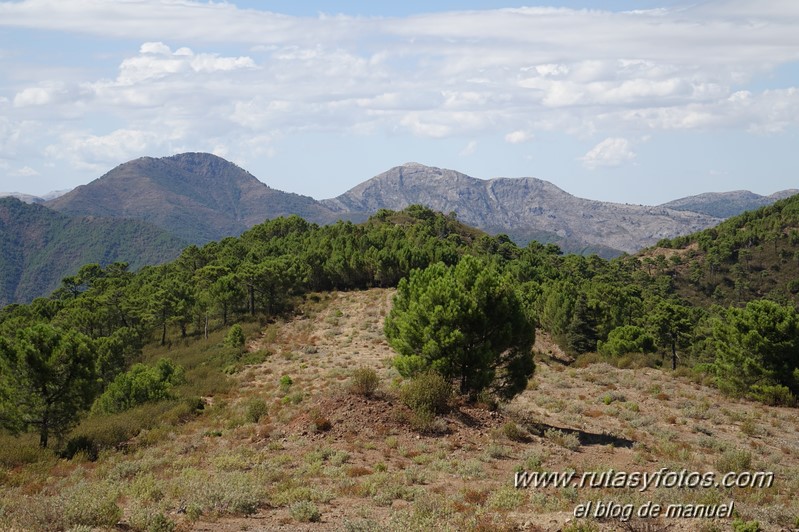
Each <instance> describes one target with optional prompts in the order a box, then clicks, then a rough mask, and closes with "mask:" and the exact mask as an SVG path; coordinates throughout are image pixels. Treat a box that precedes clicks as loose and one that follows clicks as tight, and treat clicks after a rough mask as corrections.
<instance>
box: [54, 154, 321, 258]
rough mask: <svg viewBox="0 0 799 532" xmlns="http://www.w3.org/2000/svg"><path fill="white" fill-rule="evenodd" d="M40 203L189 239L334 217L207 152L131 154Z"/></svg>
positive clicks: (200, 240) (198, 241)
mask: <svg viewBox="0 0 799 532" xmlns="http://www.w3.org/2000/svg"><path fill="white" fill-rule="evenodd" d="M45 205H46V206H47V207H49V208H51V209H53V210H56V211H59V212H61V213H64V214H69V215H81V216H86V215H92V216H104V217H115V218H133V219H138V220H146V221H148V222H150V223H152V224H154V225H157V226H159V227H161V228H163V229H166V230H167V231H169V232H171V233H172V234H174V235H176V236H178V237H179V238H181V239H183V240H186V241H187V242H192V243H196V244H202V243H205V242H209V241H211V240H219V239H222V238H224V237H226V236H237V235H239V234H240V233H242V232H243V231H245V230H246V229H249V228H250V227H252V226H253V225H255V224H258V223H261V222H263V221H264V220H266V219H270V218H277V217H278V216H286V215H290V214H298V215H300V216H302V217H303V218H305V219H307V220H309V221H312V222H317V223H330V222H332V221H335V214H334V213H332V212H331V211H329V210H328V209H327V208H326V207H324V206H323V205H322V204H320V203H319V202H317V201H316V200H314V199H313V198H310V197H308V196H301V195H299V194H291V193H287V192H281V191H279V190H275V189H273V188H270V187H269V186H267V185H266V184H264V183H262V182H261V181H259V180H258V179H256V178H255V177H254V176H253V175H252V174H250V173H249V172H247V171H246V170H243V169H242V168H239V167H238V166H236V165H235V164H233V163H231V162H229V161H226V160H225V159H222V158H221V157H217V156H215V155H211V154H209V153H183V154H179V155H173V156H171V157H162V158H158V159H156V158H152V157H142V158H139V159H135V160H133V161H129V162H127V163H124V164H121V165H119V166H117V167H116V168H114V169H113V170H111V171H110V172H108V173H107V174H105V175H104V176H102V177H100V178H99V179H96V180H94V181H92V182H91V183H89V184H87V185H83V186H80V187H77V188H76V189H74V190H72V191H71V192H69V193H67V194H64V195H63V196H61V197H59V198H56V199H55V200H53V201H49V202H47V203H46V204H45Z"/></svg>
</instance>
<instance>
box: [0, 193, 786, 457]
mask: <svg viewBox="0 0 799 532" xmlns="http://www.w3.org/2000/svg"><path fill="white" fill-rule="evenodd" d="M798 202H799V198H793V199H790V200H785V201H783V202H779V203H778V204H776V205H774V206H773V207H769V208H766V209H763V210H761V211H758V212H757V213H751V214H746V215H743V216H741V217H738V218H736V219H733V220H730V221H729V222H727V223H725V224H724V225H723V226H721V227H720V228H719V229H714V230H711V231H706V232H703V233H700V234H698V235H696V236H695V237H687V238H685V239H683V240H681V241H679V242H676V243H673V244H680V245H684V246H690V245H691V243H692V242H693V243H695V244H696V246H698V248H699V249H700V250H701V252H702V253H703V256H702V258H703V261H702V262H700V258H699V257H696V258H694V259H689V260H692V261H693V262H688V264H687V265H686V266H685V267H681V266H680V265H681V264H682V260H683V258H682V255H680V254H676V253H674V254H672V259H671V260H667V259H665V256H664V255H663V254H660V255H657V257H658V258H657V259H652V258H651V257H648V256H645V257H643V258H642V259H639V258H637V257H630V256H625V257H622V258H619V259H616V260H612V261H605V260H603V259H601V258H599V257H597V256H591V257H584V256H580V255H566V256H564V255H562V254H561V252H560V250H559V249H558V248H557V247H556V246H554V245H547V246H542V245H541V244H538V243H535V242H533V243H531V244H530V245H528V246H527V247H525V248H519V247H517V246H516V245H515V244H514V243H513V242H511V241H510V239H508V238H507V237H505V236H503V235H500V236H496V237H491V236H488V235H486V234H482V233H480V232H479V231H476V230H474V229H471V228H468V227H467V226H464V225H462V224H460V223H458V222H457V221H455V220H454V219H453V218H449V217H447V216H444V215H442V214H440V213H435V212H433V211H431V210H429V209H426V208H423V207H418V206H413V207H409V208H408V209H406V210H405V211H402V212H398V213H394V212H391V211H385V210H383V211H380V212H378V214H376V215H375V216H373V217H372V218H370V219H369V221H367V222H365V223H364V224H360V225H354V224H352V223H350V222H346V223H345V222H339V223H337V224H334V225H330V226H324V227H319V226H317V225H314V224H310V223H308V222H306V221H304V220H302V219H301V218H299V217H297V216H292V217H289V218H278V219H276V220H272V221H269V222H265V223H263V224H260V225H257V226H255V227H253V228H252V229H250V230H249V231H247V232H245V233H244V234H243V235H242V236H241V237H239V238H226V239H224V240H222V241H220V242H212V243H209V244H206V245H205V246H203V247H197V246H190V247H188V248H186V249H185V250H184V251H183V253H182V254H181V255H180V257H179V258H178V259H177V260H175V261H174V262H171V263H168V264H164V265H162V266H148V267H145V268H143V269H142V270H141V271H139V272H138V273H135V274H134V273H131V272H130V271H129V269H128V266H127V265H125V264H112V265H109V266H107V267H101V266H99V265H87V266H84V267H83V268H81V270H80V271H79V272H78V274H77V275H75V276H71V277H67V278H65V279H64V280H63V282H62V285H61V287H60V288H59V289H58V290H56V291H55V292H54V293H53V295H52V297H50V298H47V299H44V298H40V299H37V300H35V301H34V302H33V303H32V304H30V305H23V306H11V307H7V308H6V309H4V311H3V312H2V315H1V316H0V332H1V333H2V335H3V338H4V339H5V340H4V345H5V353H6V360H5V363H6V364H8V365H9V366H10V367H11V368H13V367H15V365H19V366H17V371H20V372H23V373H24V371H25V368H24V366H25V364H26V362H24V360H23V359H22V358H19V359H17V358H15V355H14V353H17V354H18V355H19V356H21V353H22V352H24V350H25V349H26V348H25V347H24V346H25V345H28V344H29V343H30V342H34V344H35V343H36V342H38V341H43V340H35V338H38V337H39V336H37V335H41V334H45V335H55V337H58V338H61V335H67V337H68V338H70V342H77V344H76V345H81V346H83V348H85V349H88V351H89V353H90V355H87V356H88V357H89V358H88V359H86V360H88V361H89V362H86V363H87V364H89V365H90V366H92V368H90V369H91V371H92V372H96V378H99V380H98V381H96V382H97V387H96V389H95V390H94V392H93V393H92V392H90V391H87V392H86V393H87V394H88V395H87V399H86V401H88V402H86V403H85V404H83V407H88V406H89V404H90V403H91V401H90V399H93V398H94V397H95V396H96V394H98V393H100V392H101V391H102V390H103V388H104V387H105V386H107V385H108V384H109V383H110V382H111V381H112V380H113V378H114V377H115V376H116V375H117V374H119V373H120V372H122V371H124V370H125V369H126V368H127V367H128V365H129V364H130V363H132V362H134V361H136V359H137V355H136V353H137V352H138V349H139V348H140V347H141V346H143V345H145V344H147V343H148V342H150V341H156V342H158V343H159V344H160V345H164V344H166V343H168V342H170V341H171V340H172V339H174V338H175V337H176V336H177V337H181V338H186V337H187V336H190V335H195V336H196V335H198V334H207V333H208V330H209V328H211V329H213V328H219V327H224V326H227V325H228V324H230V323H232V322H235V321H236V320H238V319H240V318H241V317H242V316H245V315H250V316H256V315H266V316H273V315H276V314H279V313H281V312H284V311H286V310H287V309H290V308H291V306H292V304H293V303H292V301H293V298H294V297H296V296H298V295H301V294H304V293H308V292H311V291H324V290H332V289H337V290H341V289H344V290H350V289H362V288H368V287H372V286H396V285H397V283H398V282H399V281H400V280H401V279H403V278H405V277H406V276H407V275H408V274H409V273H410V272H411V271H412V270H413V269H416V268H419V269H424V268H426V267H428V266H430V265H432V264H434V263H437V262H442V263H443V264H444V265H454V264H457V263H458V262H459V261H460V259H461V257H463V256H464V255H467V254H468V255H474V256H476V257H478V258H479V259H480V260H481V261H483V263H484V264H485V265H486V266H484V268H485V267H487V265H489V264H490V265H492V266H491V267H492V268H493V270H492V271H495V272H496V273H495V274H492V275H502V276H504V277H506V278H507V279H509V280H510V279H512V280H513V283H514V285H515V286H516V289H515V290H516V292H517V296H518V297H519V298H521V300H522V301H523V304H524V306H525V308H526V311H525V312H526V314H527V316H528V317H529V318H528V319H530V320H531V321H532V323H533V324H535V325H537V326H538V327H540V328H541V329H542V330H544V331H546V332H547V333H549V334H550V335H552V337H553V338H555V340H556V341H557V342H558V343H559V344H560V345H561V346H562V347H563V348H564V349H565V350H566V352H568V353H571V354H574V355H577V354H580V353H586V352H593V351H599V352H600V353H602V354H604V355H606V356H609V357H621V356H625V355H627V354H628V353H647V352H656V351H659V352H661V353H663V355H664V356H665V355H668V357H669V359H670V360H671V366H672V368H676V367H677V366H678V365H680V366H696V367H697V368H699V370H700V371H703V372H705V373H707V375H708V377H709V378H710V379H711V380H712V381H713V382H716V383H717V384H718V385H719V386H721V387H722V388H724V389H726V390H728V391H729V392H730V393H733V394H737V395H749V396H752V397H754V398H757V399H759V400H763V401H766V402H771V403H789V404H792V403H793V402H794V401H795V399H794V396H795V395H796V394H797V392H799V371H797V370H795V368H797V367H799V363H798V361H797V356H799V355H797V353H799V345H797V344H799V336H797V335H795V334H793V332H795V331H796V330H797V323H798V321H797V320H798V319H797V312H796V300H795V297H794V295H793V294H791V287H793V284H790V283H788V282H787V281H785V282H782V283H781V282H780V281H773V280H771V276H772V274H773V273H774V272H779V271H782V270H783V269H785V270H786V271H793V269H795V268H796V256H795V253H796V251H791V252H789V251H788V250H794V249H795V248H797V245H799V238H797V232H796V229H795V228H796V214H797V212H799V211H798V209H797V203H798ZM20 205H21V204H20ZM664 244H665V243H664ZM744 251H746V252H747V254H746V255H744V253H743V252H744ZM741 256H743V257H749V259H748V261H745V262H743V264H742V263H741V262H740V261H739V260H737V259H739V258H740V257H741ZM769 259H772V260H774V262H773V263H772V264H771V266H768V267H767V266H765V264H767V263H766V262H765V261H767V260H769ZM681 269H682V270H686V271H691V272H695V280H691V282H693V283H694V284H695V285H696V286H697V287H698V288H699V292H696V291H695V293H693V294H691V293H688V294H687V296H690V295H695V294H696V293H702V294H705V293H709V296H712V297H715V300H713V299H712V298H710V297H709V298H705V299H696V298H694V300H693V303H695V304H692V300H691V299H690V297H683V295H681V292H680V290H678V288H679V286H680V285H684V284H685V281H683V280H682V277H680V276H678V275H677V274H676V272H677V271H681ZM732 271H735V272H736V274H737V275H740V276H743V277H742V279H744V280H743V281H739V280H738V279H734V280H733V281H730V282H728V281H726V280H727V279H728V275H730V274H729V272H732ZM763 272H765V274H766V275H764V274H763ZM746 279H757V280H758V281H759V282H758V283H757V284H756V285H755V286H754V287H751V286H750V288H749V290H743V288H739V289H736V287H740V286H741V284H740V283H743V282H745V280H746ZM735 282H738V283H739V284H738V285H736V284H735ZM751 282H752V284H754V281H751ZM702 283H704V284H702ZM728 284H732V286H731V287H729V286H728ZM789 284H790V286H789ZM762 286H765V287H768V294H769V295H771V296H774V297H771V299H769V300H762V301H761V300H757V301H754V302H752V303H750V304H749V305H747V306H746V307H744V308H739V306H738V305H736V306H731V307H730V308H729V309H726V308H724V307H718V306H715V307H712V308H711V307H709V306H708V305H707V304H706V303H710V302H711V301H715V302H720V303H724V302H725V297H729V298H730V301H734V302H735V303H743V302H744V301H746V300H749V299H752V297H751V296H752V295H754V294H757V293H759V292H763V291H764V290H765V289H764V288H762ZM730 288H732V289H734V290H729V289H730ZM727 290H729V291H727ZM781 290H784V291H781ZM683 292H685V290H683ZM764 293H765V292H764ZM720 294H721V295H720ZM745 296H746V297H745ZM775 300H776V301H775ZM453 304H454V303H453ZM454 310H455V309H453V311H454ZM753 327H754V328H756V327H760V328H761V329H762V330H759V332H758V334H759V335H760V336H759V338H760V340H759V342H761V343H762V345H760V346H759V349H758V350H755V351H747V350H746V349H747V342H750V343H751V342H752V338H751V335H749V334H748V333H749V332H750V331H751V330H752V328H753ZM43 328H44V329H43ZM26 335H33V336H32V337H31V338H34V339H31V338H28V336H26ZM26 338H27V339H26ZM56 343H57V342H56ZM70 345H71V344H70ZM137 346H138V347H137ZM749 347H752V346H749ZM742 358H746V359H748V360H749V362H750V363H749V367H750V369H751V371H750V372H749V373H750V374H747V375H743V376H741V375H740V374H736V372H735V371H734V370H735V364H737V363H740V362H741V360H742ZM92 361H94V362H92ZM29 369H30V368H29ZM90 373H91V372H90ZM6 374H7V375H13V374H14V371H13V370H11V371H8V372H6ZM12 381H13V379H11V380H8V378H7V382H6V383H5V386H6V387H7V389H10V390H12V391H13V393H11V395H10V396H9V397H13V396H15V395H16V394H18V393H22V389H21V388H19V383H16V384H15V383H14V382H12ZM15 387H16V388H15ZM14 390H16V391H14ZM42 400H44V398H42ZM7 405H11V406H13V407H14V408H19V406H18V405H17V403H15V402H13V401H12V402H9V403H7ZM14 405H16V406H14ZM48 405H49V406H48ZM51 406H52V405H50V404H49V403H48V402H47V401H45V402H44V403H43V405H40V408H50V407H51ZM78 406H79V405H78ZM73 407H74V408H72V411H76V412H77V411H79V410H80V408H78V407H77V406H75V405H73ZM9 408H10V407H9ZM5 417H6V418H7V419H16V420H17V421H19V420H20V419H27V418H26V417H25V414H24V413H17V414H10V413H6V416H5ZM26 423H27V424H30V423H34V421H31V420H29V421H27V422H26ZM37 423H39V425H40V428H41V420H39V421H38V422H37ZM62 424H63V426H62V427H60V429H65V428H66V427H67V426H68V425H69V423H67V422H66V421H64V422H63V423H62ZM45 425H46V424H45ZM51 428H52V429H53V430H56V427H55V426H52V427H51ZM42 430H43V435H42V438H43V441H46V436H47V435H46V432H47V428H44V429H42Z"/></svg>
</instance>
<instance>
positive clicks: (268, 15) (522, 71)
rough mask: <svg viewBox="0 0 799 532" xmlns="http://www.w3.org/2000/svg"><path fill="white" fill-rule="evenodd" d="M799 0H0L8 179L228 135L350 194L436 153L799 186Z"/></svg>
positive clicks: (611, 197)
mask: <svg viewBox="0 0 799 532" xmlns="http://www.w3.org/2000/svg"><path fill="white" fill-rule="evenodd" d="M798 27H799V2H797V1H796V0H769V1H768V2H763V1H761V0H709V1H702V0H694V1H692V2H685V1H679V0H661V1H656V0H629V1H622V0H613V1H611V0H607V1H603V0H595V1H587V0H586V1H579V0H569V1H566V0H562V1H556V0H550V1H546V0H541V2H539V3H535V2H513V1H508V2H504V3H503V2H501V1H481V0H463V1H456V0H450V1H440V2H436V1H434V0H429V1H425V2H422V1H415V0H412V1H406V2H374V1H361V2H356V1H352V2H324V1H303V2H297V1H273V2H270V1H252V0H250V1H245V0H229V1H227V2H222V1H214V2H205V1H194V0H23V1H2V0H0V191H4V192H23V193H30V194H45V193H47V192H49V191H53V190H64V189H70V188H73V187H75V186H78V185H81V184H85V183H88V182H90V181H92V180H94V179H97V178H98V177H100V176H102V175H103V174H104V173H106V172H108V171H109V170H111V169H112V168H114V167H115V166H117V165H119V164H122V163H124V162H126V161H129V160H131V159H135V158H137V157H142V156H150V157H164V156H169V155H173V154H176V153H182V152H188V151H196V152H210V153H215V154H216V155H219V156H221V157H224V158H226V159H228V160H230V161H232V162H234V163H236V164H238V165H239V166H241V167H242V168H244V169H246V170H248V171H249V172H251V173H252V174H253V175H254V176H256V177H257V178H258V179H260V180H261V181H263V182H264V183H266V184H268V185H269V186H271V187H274V188H277V189H280V190H284V191H287V192H295V193H298V194H305V195H308V196H312V197H314V198H317V199H323V198H330V197H335V196H337V195H339V194H342V193H344V192H346V191H347V190H349V189H350V188H352V187H353V186H355V185H357V184H359V183H361V182H363V181H365V180H367V179H369V178H371V177H373V176H375V175H377V174H379V173H381V172H384V171H386V170H388V169H390V168H392V167H394V166H397V165H400V164H403V163H406V162H418V163H422V164H426V165H430V166H437V167H440V168H449V169H453V170H458V171H460V172H463V173H465V174H468V175H471V176H473V177H478V178H482V179H489V178H494V177H537V178H539V179H544V180H547V181H550V182H552V183H554V184H555V185H557V186H558V187H560V188H562V189H563V190H565V191H567V192H569V193H571V194H574V195H576V196H580V197H584V198H589V199H595V200H604V201H615V202H620V203H635V204H648V205H657V204H660V203H664V202H667V201H670V200H673V199H676V198H680V197H684V196H689V195H693V194H699V193H702V192H718V191H728V190H740V189H746V190H751V191H753V192H756V193H759V194H771V193H773V192H776V191H779V190H783V189H787V188H799V179H797V177H799V142H798V141H799V135H798V134H797V133H798V132H799V31H797V30H796V28H798Z"/></svg>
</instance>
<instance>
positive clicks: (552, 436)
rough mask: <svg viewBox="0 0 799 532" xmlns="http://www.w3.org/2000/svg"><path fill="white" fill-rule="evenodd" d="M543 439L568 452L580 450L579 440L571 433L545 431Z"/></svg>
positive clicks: (555, 430) (552, 430) (553, 430)
mask: <svg viewBox="0 0 799 532" xmlns="http://www.w3.org/2000/svg"><path fill="white" fill-rule="evenodd" d="M544 437H545V438H546V439H548V440H549V441H551V442H553V443H555V444H557V445H560V446H561V447H565V448H566V449H569V450H570V451H576V450H577V449H579V448H580V438H578V437H577V435H576V434H575V433H573V432H563V431H562V430H558V429H547V430H546V431H545V432H544Z"/></svg>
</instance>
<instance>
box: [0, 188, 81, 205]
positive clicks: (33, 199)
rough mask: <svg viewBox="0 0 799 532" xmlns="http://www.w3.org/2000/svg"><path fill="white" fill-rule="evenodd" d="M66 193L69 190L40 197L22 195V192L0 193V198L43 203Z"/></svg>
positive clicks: (54, 191) (57, 191) (55, 191)
mask: <svg viewBox="0 0 799 532" xmlns="http://www.w3.org/2000/svg"><path fill="white" fill-rule="evenodd" d="M67 192H69V189H67V190H53V191H51V192H48V193H47V194H43V195H41V196H35V195H33V194H24V193H22V192H0V198H9V197H10V198H17V199H18V200H20V201H24V202H25V203H44V202H45V201H49V200H52V199H56V198H57V197H59V196H63V195H64V194H66V193H67Z"/></svg>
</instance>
